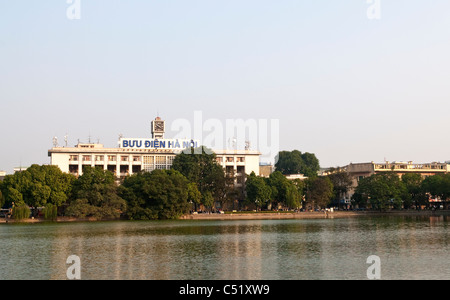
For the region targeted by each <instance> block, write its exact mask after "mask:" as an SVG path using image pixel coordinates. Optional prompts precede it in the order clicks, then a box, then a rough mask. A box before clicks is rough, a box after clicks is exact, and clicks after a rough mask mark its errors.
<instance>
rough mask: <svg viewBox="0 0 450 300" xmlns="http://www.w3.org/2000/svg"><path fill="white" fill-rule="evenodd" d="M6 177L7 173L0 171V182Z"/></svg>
mask: <svg viewBox="0 0 450 300" xmlns="http://www.w3.org/2000/svg"><path fill="white" fill-rule="evenodd" d="M5 176H6V172H5V171H0V181H3V179H4V178H5Z"/></svg>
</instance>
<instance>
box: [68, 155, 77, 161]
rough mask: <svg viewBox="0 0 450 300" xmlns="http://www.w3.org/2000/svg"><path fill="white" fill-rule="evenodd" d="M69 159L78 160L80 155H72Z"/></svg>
mask: <svg viewBox="0 0 450 300" xmlns="http://www.w3.org/2000/svg"><path fill="white" fill-rule="evenodd" d="M69 161H78V155H71V156H70V157H69Z"/></svg>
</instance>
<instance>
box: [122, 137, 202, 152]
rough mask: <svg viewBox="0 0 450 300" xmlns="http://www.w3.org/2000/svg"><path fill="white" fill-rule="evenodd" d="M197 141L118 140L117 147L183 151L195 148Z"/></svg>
mask: <svg viewBox="0 0 450 300" xmlns="http://www.w3.org/2000/svg"><path fill="white" fill-rule="evenodd" d="M198 146H199V144H198V141H195V140H187V139H161V140H158V139H126V138H121V139H120V140H119V147H120V148H125V149H168V150H184V149H186V148H191V147H194V148H197V147H198Z"/></svg>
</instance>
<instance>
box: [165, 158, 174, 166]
mask: <svg viewBox="0 0 450 300" xmlns="http://www.w3.org/2000/svg"><path fill="white" fill-rule="evenodd" d="M174 159H175V156H167V164H168V165H170V166H171V165H172V164H173V160H174Z"/></svg>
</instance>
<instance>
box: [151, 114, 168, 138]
mask: <svg viewBox="0 0 450 300" xmlns="http://www.w3.org/2000/svg"><path fill="white" fill-rule="evenodd" d="M165 122H166V121H163V120H161V118H160V117H156V119H155V120H153V121H152V136H153V138H154V139H155V140H156V139H164V128H165Z"/></svg>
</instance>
